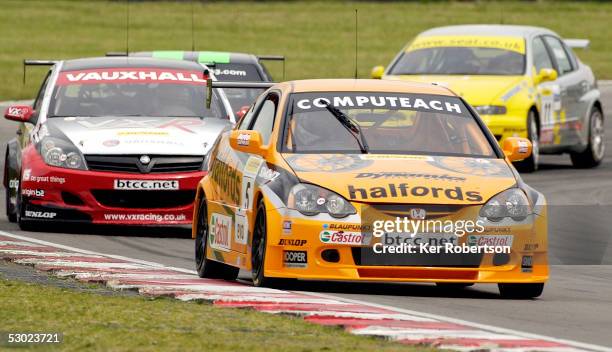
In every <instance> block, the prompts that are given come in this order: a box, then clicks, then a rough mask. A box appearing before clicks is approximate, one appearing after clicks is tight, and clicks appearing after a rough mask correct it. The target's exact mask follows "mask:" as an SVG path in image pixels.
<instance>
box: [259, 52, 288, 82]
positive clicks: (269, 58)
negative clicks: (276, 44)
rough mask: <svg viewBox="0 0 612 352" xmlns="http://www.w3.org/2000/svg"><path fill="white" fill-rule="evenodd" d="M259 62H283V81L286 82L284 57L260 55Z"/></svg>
mask: <svg viewBox="0 0 612 352" xmlns="http://www.w3.org/2000/svg"><path fill="white" fill-rule="evenodd" d="M257 60H259V61H282V62H283V80H285V57H284V56H282V55H258V56H257Z"/></svg>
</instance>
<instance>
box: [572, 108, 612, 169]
mask: <svg viewBox="0 0 612 352" xmlns="http://www.w3.org/2000/svg"><path fill="white" fill-rule="evenodd" d="M605 149H606V145H605V141H604V120H603V114H602V113H601V111H600V110H599V109H597V108H596V109H593V112H592V113H591V116H590V119H589V144H588V146H587V148H586V149H585V150H584V151H583V152H580V153H570V158H571V159H572V165H574V167H576V168H580V169H586V168H592V167H596V166H598V165H599V164H601V161H602V160H603V157H604V153H605Z"/></svg>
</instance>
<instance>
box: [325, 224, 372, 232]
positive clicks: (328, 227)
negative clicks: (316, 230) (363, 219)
mask: <svg viewBox="0 0 612 352" xmlns="http://www.w3.org/2000/svg"><path fill="white" fill-rule="evenodd" d="M323 229H326V230H332V231H340V230H342V231H346V230H348V231H369V230H371V229H372V226H370V225H366V224H344V223H342V224H334V223H331V224H323Z"/></svg>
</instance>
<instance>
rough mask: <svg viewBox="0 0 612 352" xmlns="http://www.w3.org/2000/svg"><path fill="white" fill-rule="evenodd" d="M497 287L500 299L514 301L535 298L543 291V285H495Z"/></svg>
mask: <svg viewBox="0 0 612 352" xmlns="http://www.w3.org/2000/svg"><path fill="white" fill-rule="evenodd" d="M497 287H498V288H499V293H500V294H501V296H502V297H504V298H515V299H529V298H536V297H539V296H540V295H541V294H542V292H543V291H544V284H497Z"/></svg>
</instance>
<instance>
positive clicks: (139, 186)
mask: <svg viewBox="0 0 612 352" xmlns="http://www.w3.org/2000/svg"><path fill="white" fill-rule="evenodd" d="M114 189H120V190H143V191H172V190H177V189H179V181H178V180H115V184H114Z"/></svg>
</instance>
